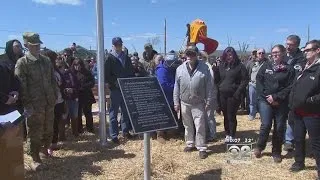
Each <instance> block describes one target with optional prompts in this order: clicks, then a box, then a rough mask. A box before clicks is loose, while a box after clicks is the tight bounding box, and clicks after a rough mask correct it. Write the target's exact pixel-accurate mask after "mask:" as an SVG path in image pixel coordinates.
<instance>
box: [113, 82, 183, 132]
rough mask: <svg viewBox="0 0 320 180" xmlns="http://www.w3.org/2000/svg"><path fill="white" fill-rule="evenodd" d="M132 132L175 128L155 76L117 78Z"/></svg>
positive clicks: (175, 125)
mask: <svg viewBox="0 0 320 180" xmlns="http://www.w3.org/2000/svg"><path fill="white" fill-rule="evenodd" d="M118 82H119V86H120V89H121V93H122V96H123V99H124V102H125V105H126V108H127V111H128V114H129V118H130V121H131V124H132V128H133V131H134V133H145V132H152V131H157V130H165V129H171V128H177V127H178V125H177V121H176V120H175V118H174V116H173V114H172V111H171V108H170V106H169V103H168V101H167V99H166V97H165V95H164V93H163V90H162V87H161V86H160V84H159V81H158V79H157V78H156V77H138V78H118Z"/></svg>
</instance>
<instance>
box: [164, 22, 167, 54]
mask: <svg viewBox="0 0 320 180" xmlns="http://www.w3.org/2000/svg"><path fill="white" fill-rule="evenodd" d="M166 54H167V19H166V18H165V19H164V55H166Z"/></svg>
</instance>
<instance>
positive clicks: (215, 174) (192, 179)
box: [186, 169, 222, 180]
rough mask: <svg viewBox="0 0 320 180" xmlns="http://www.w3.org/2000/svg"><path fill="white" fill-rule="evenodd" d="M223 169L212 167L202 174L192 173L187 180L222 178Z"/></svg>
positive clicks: (217, 179)
mask: <svg viewBox="0 0 320 180" xmlns="http://www.w3.org/2000/svg"><path fill="white" fill-rule="evenodd" d="M221 175H222V169H212V170H209V171H205V172H203V173H200V174H195V175H190V176H189V177H187V178H186V180H220V179H221Z"/></svg>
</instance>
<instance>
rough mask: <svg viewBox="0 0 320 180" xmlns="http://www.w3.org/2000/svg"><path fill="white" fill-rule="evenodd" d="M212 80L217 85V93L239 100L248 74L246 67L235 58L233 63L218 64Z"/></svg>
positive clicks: (246, 83) (247, 81)
mask: <svg viewBox="0 0 320 180" xmlns="http://www.w3.org/2000/svg"><path fill="white" fill-rule="evenodd" d="M214 82H215V83H216V84H217V85H218V94H220V95H221V94H223V95H225V96H228V97H234V98H235V99H237V100H239V99H240V97H241V94H242V93H243V92H244V91H245V89H246V86H247V85H248V83H249V76H248V72H247V70H246V67H245V66H244V65H243V64H242V63H241V62H240V60H236V61H235V62H234V63H233V64H228V63H226V62H225V63H222V64H220V65H219V67H218V68H217V70H215V71H214Z"/></svg>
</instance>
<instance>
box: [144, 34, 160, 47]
mask: <svg viewBox="0 0 320 180" xmlns="http://www.w3.org/2000/svg"><path fill="white" fill-rule="evenodd" d="M147 42H148V43H150V44H151V45H152V46H153V47H157V46H158V45H159V44H160V43H161V41H160V37H159V36H155V37H150V38H148V39H147Z"/></svg>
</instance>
